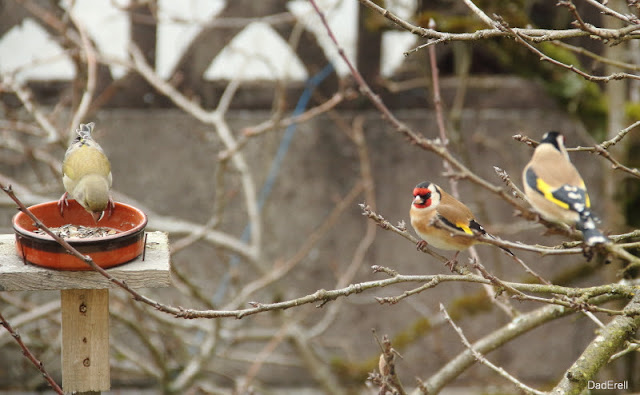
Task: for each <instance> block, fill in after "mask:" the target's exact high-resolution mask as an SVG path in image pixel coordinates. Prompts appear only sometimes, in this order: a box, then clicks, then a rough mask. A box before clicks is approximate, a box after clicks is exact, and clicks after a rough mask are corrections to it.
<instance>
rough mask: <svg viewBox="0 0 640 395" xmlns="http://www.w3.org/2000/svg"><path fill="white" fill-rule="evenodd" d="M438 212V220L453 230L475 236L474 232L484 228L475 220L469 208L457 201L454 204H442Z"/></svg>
mask: <svg viewBox="0 0 640 395" xmlns="http://www.w3.org/2000/svg"><path fill="white" fill-rule="evenodd" d="M437 211H438V218H439V219H440V220H441V221H442V222H443V223H444V224H445V225H447V226H448V227H450V228H451V229H452V230H457V231H460V232H464V233H467V234H473V232H474V230H475V231H479V229H482V226H480V224H478V223H477V222H476V221H475V220H474V219H473V214H471V211H470V210H469V209H468V208H467V206H465V205H464V204H462V203H460V202H458V201H457V200H456V201H454V203H452V204H440V205H439V206H438V209H437ZM482 231H484V229H482ZM482 231H481V232H482Z"/></svg>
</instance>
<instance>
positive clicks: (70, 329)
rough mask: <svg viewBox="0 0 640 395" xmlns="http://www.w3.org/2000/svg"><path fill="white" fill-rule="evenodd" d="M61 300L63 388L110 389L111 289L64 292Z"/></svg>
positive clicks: (74, 389) (70, 390) (67, 389)
mask: <svg viewBox="0 0 640 395" xmlns="http://www.w3.org/2000/svg"><path fill="white" fill-rule="evenodd" d="M60 297H61V303H60V310H61V313H62V388H63V389H64V391H65V392H71V393H73V392H86V391H107V390H109V389H110V377H109V290H108V289H64V290H62V291H60Z"/></svg>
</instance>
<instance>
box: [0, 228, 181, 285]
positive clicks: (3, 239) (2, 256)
mask: <svg viewBox="0 0 640 395" xmlns="http://www.w3.org/2000/svg"><path fill="white" fill-rule="evenodd" d="M147 235H148V236H147V244H146V252H145V260H144V261H143V260H142V258H141V257H138V258H137V259H135V260H133V261H131V262H129V263H125V264H123V265H120V266H116V267H114V268H111V269H108V272H109V273H110V274H111V275H113V276H114V277H116V278H118V279H120V280H124V281H125V282H126V283H127V284H128V285H129V286H130V287H132V288H158V287H168V286H169V285H170V284H171V276H170V272H169V242H168V236H167V234H166V233H164V232H148V233H147ZM115 287H117V286H116V285H114V284H112V283H111V282H110V281H108V280H107V279H106V278H105V277H103V276H102V275H101V274H100V273H98V272H95V271H93V270H91V271H86V272H84V271H81V272H69V271H58V270H51V269H45V268H41V267H38V266H34V265H30V264H26V265H25V264H24V262H23V261H22V259H21V258H20V257H19V256H18V254H17V253H16V246H15V235H14V234H1V235H0V291H28V290H44V289H48V290H63V289H101V288H115Z"/></svg>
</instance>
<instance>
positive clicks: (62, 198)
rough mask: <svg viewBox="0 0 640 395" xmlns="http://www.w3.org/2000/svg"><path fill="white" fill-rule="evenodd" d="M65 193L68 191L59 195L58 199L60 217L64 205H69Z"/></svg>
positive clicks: (62, 214)
mask: <svg viewBox="0 0 640 395" xmlns="http://www.w3.org/2000/svg"><path fill="white" fill-rule="evenodd" d="M67 195H68V193H67V192H65V193H64V194H63V195H62V196H60V199H58V207H59V208H60V216H61V217H64V207H65V206H67V207H69V202H68V201H67Z"/></svg>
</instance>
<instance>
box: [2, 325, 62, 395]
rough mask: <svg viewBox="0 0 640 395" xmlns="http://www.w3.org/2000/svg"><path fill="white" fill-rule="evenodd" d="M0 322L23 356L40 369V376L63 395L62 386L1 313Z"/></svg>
mask: <svg viewBox="0 0 640 395" xmlns="http://www.w3.org/2000/svg"><path fill="white" fill-rule="evenodd" d="M0 324H2V326H3V327H4V328H5V329H6V330H7V332H9V333H10V334H11V336H12V337H13V338H14V339H15V341H16V343H18V346H20V348H21V349H22V353H23V354H24V356H25V357H27V359H28V360H29V361H30V362H31V363H32V364H33V365H34V366H35V367H36V368H37V369H38V370H39V371H40V373H42V377H44V379H45V380H46V381H47V383H49V385H50V386H51V388H52V389H53V390H54V391H55V392H56V393H57V394H60V395H63V394H64V392H63V391H62V388H60V386H59V385H58V383H56V381H55V380H54V379H53V378H52V377H51V375H50V374H49V373H48V372H47V370H46V369H45V368H44V364H43V363H42V362H41V361H39V360H38V358H36V356H35V355H33V353H32V352H31V350H29V347H27V346H26V344H24V342H23V341H22V338H21V337H20V334H19V333H18V332H16V331H15V330H14V329H13V327H12V326H11V324H10V323H9V321H7V320H6V319H5V318H4V316H3V315H2V314H1V313H0Z"/></svg>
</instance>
